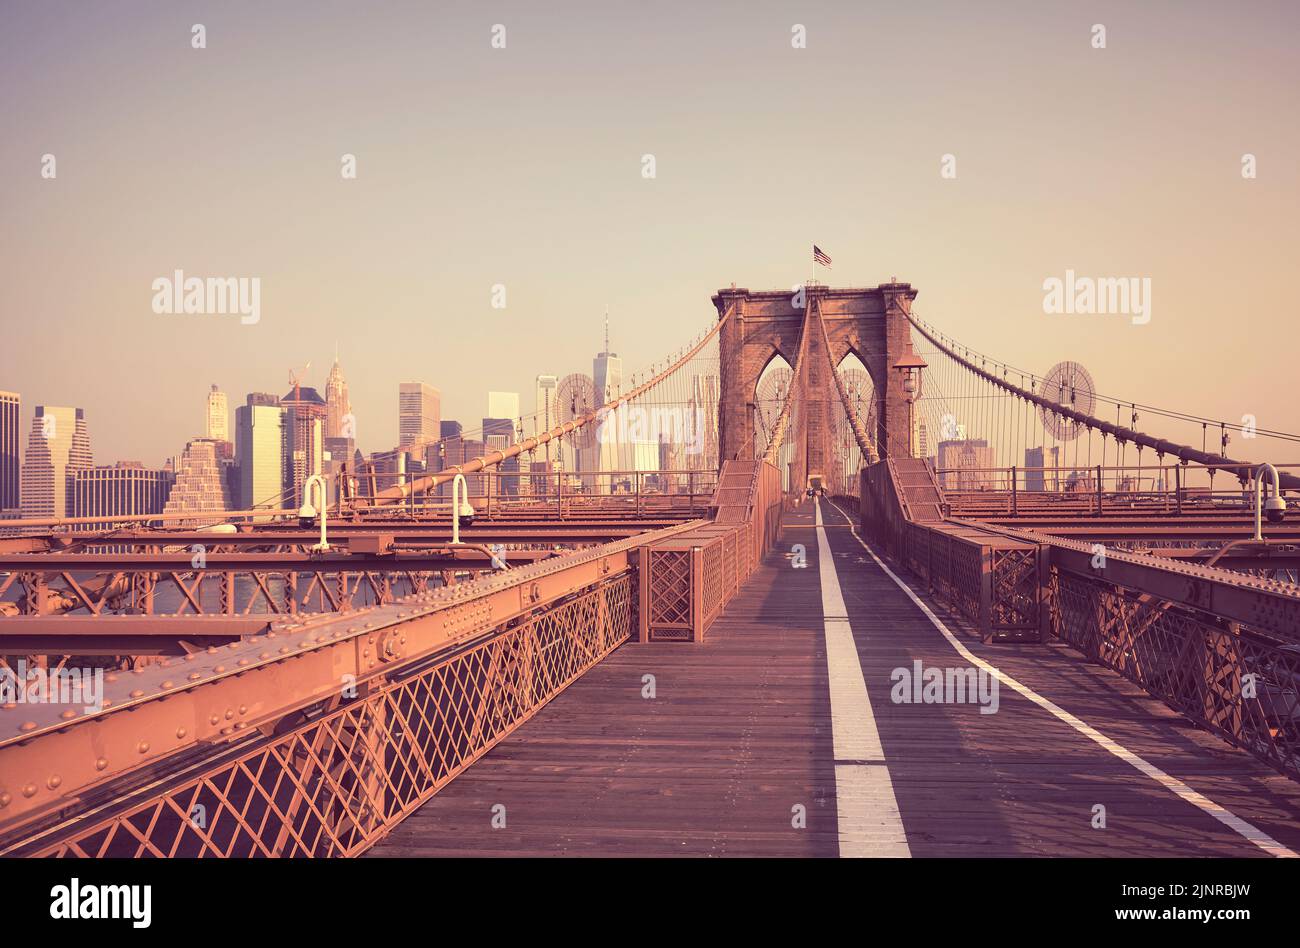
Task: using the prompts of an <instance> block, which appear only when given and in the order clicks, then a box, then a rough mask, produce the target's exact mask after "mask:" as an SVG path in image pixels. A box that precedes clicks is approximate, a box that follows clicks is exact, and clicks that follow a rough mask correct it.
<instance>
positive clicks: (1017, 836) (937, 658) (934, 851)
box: [371, 504, 1300, 856]
mask: <svg viewBox="0 0 1300 948" xmlns="http://www.w3.org/2000/svg"><path fill="white" fill-rule="evenodd" d="M822 512H823V517H824V520H825V525H826V529H825V536H826V540H827V543H828V545H829V549H830V551H831V552H832V556H833V559H834V563H835V567H836V573H837V574H838V579H839V584H840V587H841V589H842V591H843V597H844V602H845V606H846V612H847V615H848V619H849V623H850V626H851V628H852V633H853V642H854V644H855V645H856V649H857V654H858V659H859V661H860V663H861V669H862V679H863V680H864V681H865V683H866V688H867V694H868V695H869V698H870V708H871V711H872V714H873V715H874V718H875V724H876V728H877V729H878V731H879V737H880V744H881V746H882V748H883V751H884V757H885V761H886V763H885V766H887V768H888V772H889V782H890V783H892V787H893V794H894V797H895V798H896V800H897V805H898V813H899V816H901V820H902V828H903V830H904V831H905V833H906V840H907V848H908V849H910V852H911V854H912V855H913V856H1024V855H1052V856H1064V855H1082V856H1252V855H1266V853H1265V852H1264V850H1262V849H1261V848H1260V847H1259V846H1258V845H1256V844H1255V843H1252V842H1251V841H1249V840H1248V839H1246V838H1245V837H1244V836H1243V835H1242V833H1241V832H1239V830H1238V829H1234V828H1232V827H1231V826H1229V825H1225V822H1223V821H1221V820H1220V819H1216V818H1215V817H1214V816H1212V815H1210V814H1209V813H1207V812H1206V811H1205V809H1204V808H1202V807H1198V806H1197V805H1195V804H1194V803H1193V802H1189V801H1188V799H1186V796H1187V794H1183V795H1182V796H1180V795H1179V793H1177V792H1175V791H1174V790H1171V789H1170V788H1169V787H1168V786H1167V785H1164V784H1162V783H1160V782H1158V781H1157V780H1156V779H1153V778H1152V777H1151V776H1148V775H1147V774H1144V773H1141V772H1139V771H1138V770H1137V769H1135V768H1134V767H1133V766H1132V765H1130V764H1129V763H1127V762H1126V761H1125V760H1122V759H1120V758H1119V757H1117V756H1115V754H1113V753H1111V752H1109V751H1108V750H1106V749H1105V748H1103V747H1102V746H1100V745H1099V744H1097V743H1096V742H1095V741H1094V740H1092V739H1090V738H1089V737H1087V736H1086V735H1084V734H1082V733H1080V731H1079V730H1077V729H1076V728H1075V727H1073V726H1072V725H1071V724H1069V723H1066V722H1064V721H1062V720H1060V719H1059V718H1058V717H1057V716H1054V715H1053V714H1052V713H1050V712H1049V711H1048V710H1046V709H1044V708H1043V707H1041V706H1040V705H1039V704H1036V703H1034V702H1033V701H1031V700H1030V699H1029V698H1027V697H1024V696H1023V695H1021V694H1019V693H1017V692H1016V691H1014V690H1013V689H1012V688H1010V687H1007V686H1005V685H1004V686H1002V687H1000V688H999V692H998V710H997V712H996V713H994V714H981V713H980V708H979V707H978V705H976V704H895V703H893V702H892V701H891V700H890V690H891V687H892V685H893V680H892V678H891V674H892V673H893V672H894V670H895V669H898V668H911V667H912V665H913V662H914V661H918V660H919V661H921V662H922V663H923V666H924V667H926V668H930V667H938V668H952V667H962V666H967V665H968V663H967V662H966V661H965V660H964V659H963V657H962V656H960V655H959V654H958V652H957V651H956V650H955V649H954V647H953V646H952V644H951V643H950V642H949V641H948V640H947V638H946V637H945V636H944V635H943V634H942V633H941V632H940V631H939V630H938V629H936V628H935V626H934V625H933V624H932V623H931V621H930V620H929V619H928V618H927V617H926V616H925V615H924V613H923V612H922V611H921V610H920V609H919V608H918V607H917V606H916V604H915V603H913V602H912V601H911V599H910V598H909V597H908V596H907V595H906V594H905V593H904V592H903V591H902V590H901V589H899V587H898V586H897V585H896V584H895V583H894V581H893V580H892V579H891V578H890V577H889V576H888V575H887V574H886V573H885V572H884V571H882V570H881V569H880V568H879V567H878V566H877V565H876V564H875V562H874V561H873V560H872V558H871V556H870V555H869V554H868V553H867V551H866V550H865V549H864V548H863V547H862V546H861V545H860V544H859V542H858V541H857V539H856V538H855V537H854V535H853V534H852V532H851V530H850V525H849V522H848V521H847V519H846V518H845V517H843V516H842V515H841V514H840V513H839V512H838V511H836V510H835V509H834V508H832V507H830V506H829V505H826V504H823V505H822ZM796 543H798V544H802V545H803V546H804V547H805V548H806V550H807V557H808V567H807V568H805V569H795V568H792V565H791V562H790V559H789V553H788V551H789V550H790V548H791V546H792V545H793V544H796ZM782 551H787V552H786V553H785V554H784V555H783V554H782ZM820 572H821V571H820V563H819V560H818V540H817V534H816V530H815V527H814V522H813V511H812V509H811V508H809V507H805V508H802V509H801V510H799V511H796V512H795V513H794V514H791V515H789V516H788V518H787V521H786V527H785V530H784V532H783V536H782V542H781V543H780V544H779V545H778V547H777V550H776V552H774V553H773V554H772V555H771V556H770V557H769V558H768V561H767V562H766V563H765V564H764V566H763V567H762V568H761V569H760V570H759V571H757V572H756V573H755V574H754V576H753V577H752V578H751V579H750V581H749V583H748V584H747V586H746V587H745V589H744V591H743V592H742V594H741V595H739V596H737V597H736V599H735V600H733V601H732V603H731V604H730V605H729V607H728V610H727V612H726V614H725V615H724V616H723V617H721V618H720V619H719V620H718V621H717V622H716V623H715V625H714V626H713V628H712V629H711V630H710V633H709V635H708V636H707V638H706V640H705V642H704V644H702V645H699V646H683V645H679V644H653V645H627V646H624V647H623V648H621V649H619V650H618V651H617V652H615V653H614V654H613V655H612V656H611V657H610V658H608V659H607V660H606V661H604V662H602V663H601V664H600V665H598V666H597V667H596V668H594V669H593V670H592V671H590V672H588V674H587V675H586V676H585V677H584V678H583V679H582V680H580V681H579V682H577V683H575V684H574V685H573V686H572V687H571V688H569V689H568V690H567V691H566V692H565V693H563V694H562V695H560V696H559V697H558V698H557V699H556V700H555V701H553V702H552V703H551V704H550V705H548V706H547V707H546V708H544V709H543V710H542V711H541V712H540V713H539V714H538V715H537V716H536V717H535V718H534V719H533V720H532V721H530V722H529V723H527V724H526V725H524V726H523V727H522V728H520V730H519V731H518V732H517V733H516V734H515V735H513V736H512V737H511V738H510V739H508V740H507V741H505V742H503V743H502V744H501V745H500V746H499V747H497V748H495V749H494V750H493V751H492V752H491V753H489V754H488V755H487V756H486V757H484V758H483V760H481V761H479V762H478V763H476V764H475V765H474V766H473V767H471V768H470V769H469V770H468V771H467V772H466V773H465V774H463V775H462V776H461V777H459V778H457V779H456V780H455V781H454V782H453V783H452V784H451V785H449V786H448V787H447V788H446V789H444V790H443V791H442V792H441V793H439V794H438V796H436V797H435V798H434V799H433V800H431V801H430V802H429V803H427V804H426V805H425V806H424V807H423V808H422V809H421V810H419V811H418V812H417V813H416V814H414V815H413V816H411V817H410V818H408V819H407V820H406V821H405V822H404V823H402V824H401V825H400V826H398V827H397V829H396V830H395V831H394V832H393V833H392V834H391V835H390V836H389V837H388V838H387V839H386V840H384V841H383V842H381V843H380V844H379V845H377V846H376V847H375V848H374V849H373V850H372V851H371V854H372V855H375V856H443V855H459V856H465V855H480V856H495V855H502V856H508V855H525V856H532V855H538V856H541V855H569V856H583V855H592V856H669V855H687V856H836V855H838V854H839V853H840V834H841V829H842V828H841V826H840V825H839V823H840V819H839V816H838V807H837V799H836V770H835V760H834V749H833V745H832V726H831V720H832V719H831V699H830V685H829V679H828V671H827V661H826V647H825V643H826V638H825V631H824V628H823V607H822V603H823V596H822V588H821V581H820V579H819V574H820ZM904 578H907V577H906V576H905V575H904ZM929 605H930V608H931V609H932V610H934V611H935V612H936V614H937V615H939V616H940V618H941V619H943V621H944V622H946V623H947V624H948V627H949V628H950V629H952V630H954V631H955V632H958V634H959V635H960V640H961V643H962V645H964V646H965V647H966V648H967V649H969V650H970V651H971V652H973V653H974V654H975V655H976V656H978V657H979V658H981V659H983V660H985V661H987V662H990V663H991V664H993V665H995V666H996V667H997V668H998V669H999V670H1001V671H1003V672H1005V673H1006V674H1008V675H1010V676H1011V677H1012V678H1014V679H1016V680H1017V681H1018V682H1020V683H1021V684H1022V685H1025V686H1027V687H1028V688H1029V689H1032V690H1033V691H1034V692H1036V693H1037V694H1038V695H1040V696H1042V697H1043V698H1046V699H1048V700H1050V701H1051V702H1053V703H1055V704H1056V705H1058V706H1060V707H1061V708H1063V709H1064V710H1066V711H1068V712H1070V713H1071V714H1073V715H1075V716H1076V717H1077V718H1079V719H1081V720H1082V721H1083V722H1086V724H1087V725H1090V726H1091V727H1092V728H1095V729H1096V730H1097V731H1098V732H1100V733H1101V734H1103V735H1105V737H1107V738H1109V739H1111V740H1112V741H1114V742H1117V743H1118V744H1119V745H1122V747H1123V748H1124V749H1126V750H1127V751H1129V752H1131V753H1133V754H1136V755H1139V756H1140V757H1141V758H1143V759H1144V760H1145V761H1147V762H1149V763H1150V764H1152V765H1154V766H1155V767H1158V768H1160V769H1161V770H1162V771H1164V772H1165V773H1166V774H1168V775H1169V776H1170V777H1172V778H1176V780H1179V781H1182V782H1183V783H1184V784H1186V785H1187V787H1189V788H1191V790H1192V791H1197V792H1199V793H1200V794H1203V795H1204V797H1206V798H1208V800H1209V801H1213V803H1214V804H1218V805H1219V806H1221V807H1224V808H1226V809H1227V810H1228V811H1230V812H1231V814H1233V815H1235V817H1238V818H1240V820H1242V821H1246V822H1247V823H1249V824H1251V825H1252V826H1253V827H1255V828H1257V829H1258V830H1259V831H1261V832H1262V833H1264V834H1267V836H1268V837H1271V838H1272V839H1273V840H1275V841H1277V842H1278V843H1281V844H1282V845H1283V846H1285V847H1289V848H1290V849H1293V850H1296V851H1300V785H1297V784H1295V783H1293V782H1292V781H1290V780H1288V779H1286V778H1285V777H1282V776H1281V775H1279V774H1277V773H1275V772H1274V771H1272V770H1270V769H1269V768H1267V767H1265V766H1264V765H1263V764H1261V763H1258V762H1257V761H1255V760H1254V759H1253V758H1251V757H1249V756H1248V755H1246V754H1245V753H1243V752H1241V751H1237V750H1234V749H1232V748H1230V747H1229V746H1227V745H1226V744H1223V743H1222V742H1220V741H1219V740H1218V739H1216V738H1214V737H1212V736H1211V735H1209V734H1206V733H1204V732H1201V731H1198V730H1195V729H1194V728H1192V727H1191V726H1190V725H1188V724H1187V723H1186V722H1184V721H1183V720H1182V719H1181V718H1180V717H1178V716H1177V715H1175V714H1174V713H1173V712H1172V711H1170V710H1169V709H1168V708H1166V707H1165V706H1164V705H1163V704H1161V703H1160V702H1157V701H1154V700H1152V699H1150V698H1147V697H1146V696H1145V695H1143V693H1142V692H1140V691H1139V690H1138V689H1137V688H1136V687H1134V686H1132V685H1130V684H1129V683H1128V682H1126V681H1124V680H1123V679H1121V678H1119V677H1118V676H1116V675H1115V674H1113V673H1111V672H1108V671H1106V670H1104V669H1102V668H1100V667H1098V666H1095V665H1090V664H1087V663H1085V662H1084V661H1082V660H1081V659H1080V658H1079V657H1078V656H1077V654H1075V653H1072V652H1070V651H1069V650H1067V649H1063V648H1060V647H1057V646H1052V645H988V646H985V645H982V644H981V643H979V641H978V639H976V638H974V637H972V636H968V635H964V634H961V632H960V627H959V626H958V625H957V624H956V623H955V622H953V621H951V620H950V619H949V618H948V617H947V615H946V614H945V613H943V612H940V611H939V610H938V607H937V606H936V605H935V604H934V603H929ZM850 655H851V652H850ZM646 676H653V685H654V697H652V698H651V697H645V696H644V693H645V691H646V689H647V685H646V683H645V682H646ZM498 805H499V806H498ZM1098 805H1100V806H1103V807H1104V808H1105V816H1106V827H1105V828H1104V829H1097V828H1094V827H1093V822H1094V816H1095V813H1096V810H1095V807H1097V806H1098ZM500 807H504V818H505V826H504V827H501V828H494V825H493V823H494V819H493V818H494V813H495V814H496V815H497V822H499V821H500V814H501V810H500ZM800 807H802V808H803V812H804V813H806V819H805V821H804V825H803V826H802V828H799V827H796V826H795V825H794V824H795V823H796V822H798V820H796V813H797V812H798V808H800ZM494 808H495V809H494ZM1229 822H1232V821H1231V820H1229ZM1238 825H1240V824H1238Z"/></svg>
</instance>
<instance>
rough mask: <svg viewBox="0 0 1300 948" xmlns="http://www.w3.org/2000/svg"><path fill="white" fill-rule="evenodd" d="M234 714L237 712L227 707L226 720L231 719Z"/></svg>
mask: <svg viewBox="0 0 1300 948" xmlns="http://www.w3.org/2000/svg"><path fill="white" fill-rule="evenodd" d="M234 716H235V712H234V711H231V710H230V709H229V708H226V720H227V721H229V720H230V719H231V718H233V717H234Z"/></svg>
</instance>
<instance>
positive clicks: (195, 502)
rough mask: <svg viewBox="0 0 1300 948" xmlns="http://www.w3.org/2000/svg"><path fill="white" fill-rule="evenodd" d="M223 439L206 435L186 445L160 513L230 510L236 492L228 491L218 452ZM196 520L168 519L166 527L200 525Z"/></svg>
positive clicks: (227, 476)
mask: <svg viewBox="0 0 1300 948" xmlns="http://www.w3.org/2000/svg"><path fill="white" fill-rule="evenodd" d="M221 443H222V442H219V441H214V440H211V439H208V438H195V439H194V440H192V441H190V442H189V443H188V444H187V445H185V451H184V453H183V454H182V455H181V463H180V468H179V470H178V471H177V472H176V483H175V484H174V485H173V486H172V489H171V494H170V495H169V496H168V497H167V504H166V506H165V507H164V508H163V513H164V514H167V515H172V514H181V513H189V512H193V511H199V510H205V511H211V510H233V509H236V508H235V495H234V494H232V493H231V473H230V468H229V465H227V464H225V463H223V460H222V458H221V456H220V455H219V454H218V453H217V445H218V444H221ZM201 525H202V523H200V522H199V521H183V520H176V521H173V520H168V521H167V526H173V527H174V526H201Z"/></svg>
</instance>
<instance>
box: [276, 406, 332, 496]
mask: <svg viewBox="0 0 1300 948" xmlns="http://www.w3.org/2000/svg"><path fill="white" fill-rule="evenodd" d="M280 407H281V408H282V409H283V410H284V424H285V445H286V447H285V451H286V454H285V465H286V467H285V471H286V477H287V479H286V481H285V485H284V486H285V489H286V494H285V496H286V498H288V499H289V500H290V501H291V502H292V503H293V505H294V506H298V505H299V504H301V503H302V500H303V497H302V485H303V484H304V483H305V482H306V481H307V478H309V477H311V476H312V475H313V474H319V473H321V472H322V470H323V469H324V468H323V462H324V457H325V454H324V452H325V439H324V437H323V433H324V430H325V421H326V417H327V415H328V413H329V408H328V406H327V405H326V404H325V399H323V398H321V397H320V392H318V391H316V389H314V388H309V387H307V386H303V385H295V386H294V387H293V388H292V389H290V390H289V392H288V394H286V395H285V396H284V398H282V399H280Z"/></svg>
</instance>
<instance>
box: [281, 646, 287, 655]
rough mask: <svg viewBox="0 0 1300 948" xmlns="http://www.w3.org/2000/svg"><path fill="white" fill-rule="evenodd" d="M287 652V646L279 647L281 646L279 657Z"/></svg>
mask: <svg viewBox="0 0 1300 948" xmlns="http://www.w3.org/2000/svg"><path fill="white" fill-rule="evenodd" d="M288 651H289V646H287V645H281V646H280V654H281V655H283V654H285V653H286V652H288Z"/></svg>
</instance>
